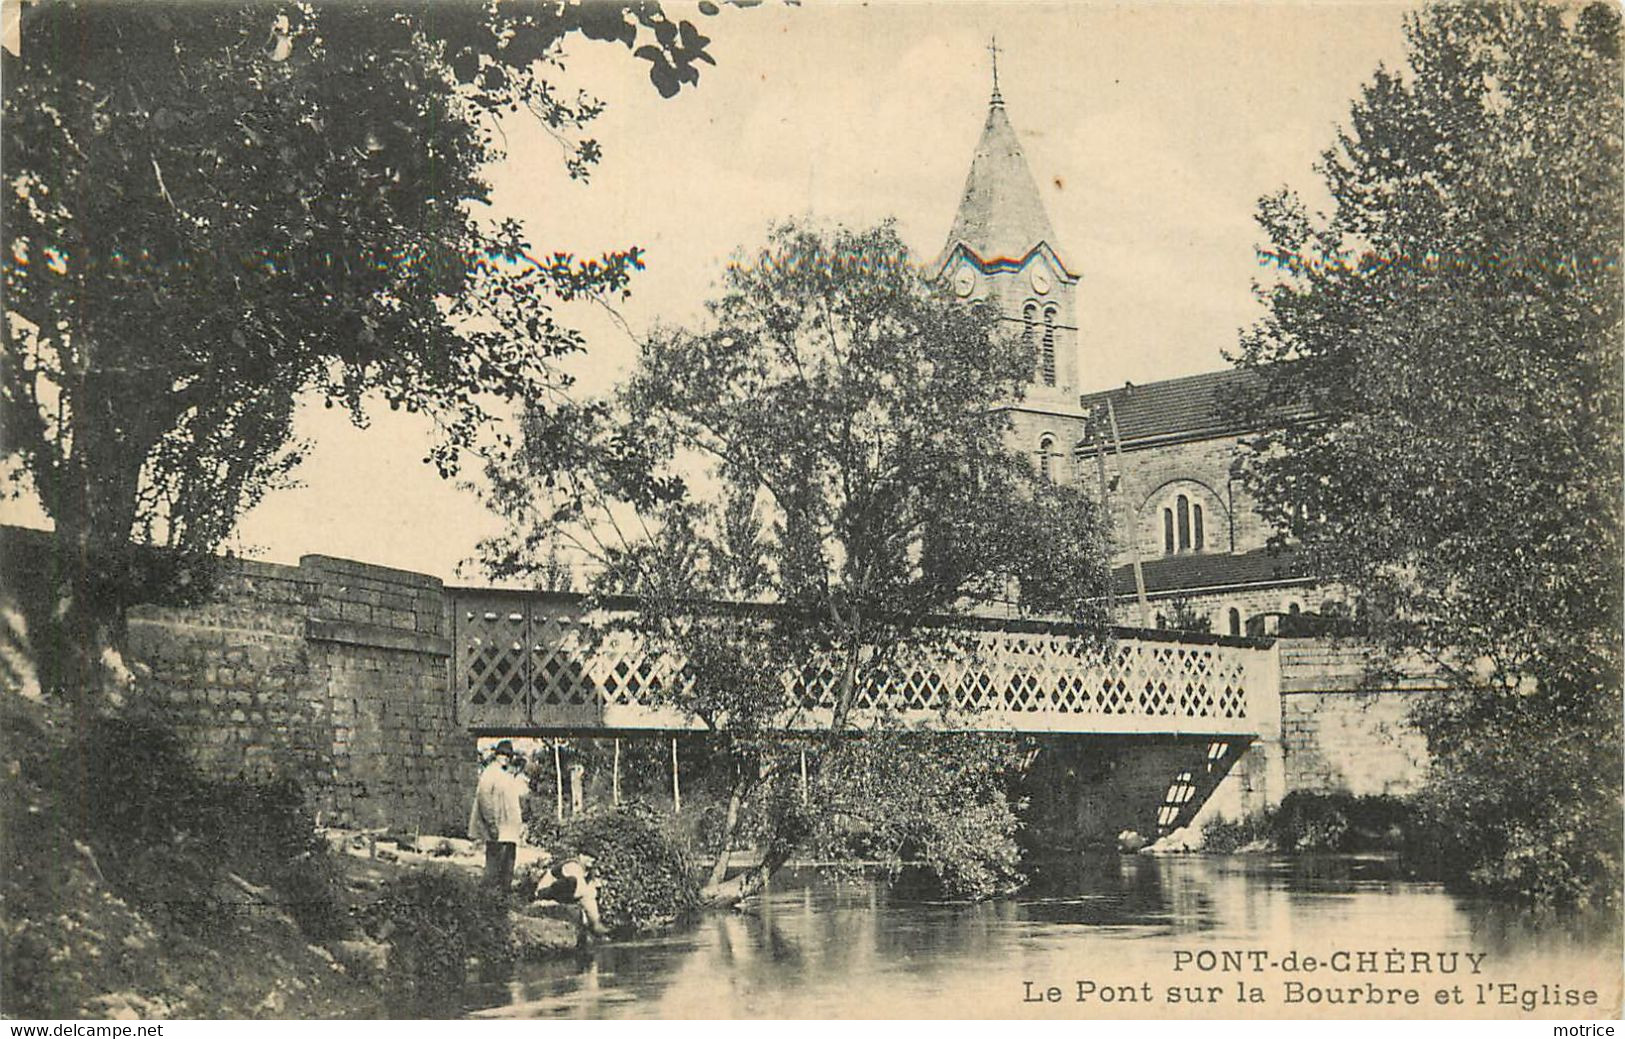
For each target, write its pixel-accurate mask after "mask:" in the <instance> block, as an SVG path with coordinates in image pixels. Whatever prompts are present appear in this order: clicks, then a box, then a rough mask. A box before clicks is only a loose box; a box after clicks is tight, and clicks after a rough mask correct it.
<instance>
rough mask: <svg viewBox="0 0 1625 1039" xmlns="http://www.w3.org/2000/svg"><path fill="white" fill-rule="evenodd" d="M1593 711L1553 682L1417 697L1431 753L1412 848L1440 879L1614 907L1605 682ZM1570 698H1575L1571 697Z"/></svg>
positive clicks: (1616, 832)
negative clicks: (1561, 703)
mask: <svg viewBox="0 0 1625 1039" xmlns="http://www.w3.org/2000/svg"><path fill="white" fill-rule="evenodd" d="M1610 688H1611V689H1612V690H1613V691H1612V692H1608V693H1606V695H1607V697H1608V699H1607V701H1606V704H1605V706H1604V707H1603V708H1602V709H1601V716H1600V717H1599V716H1597V715H1596V714H1592V715H1591V716H1589V717H1588V716H1587V713H1586V708H1585V706H1584V705H1581V706H1569V707H1567V708H1565V709H1561V710H1560V709H1558V707H1557V706H1555V705H1554V704H1552V703H1549V702H1546V700H1547V697H1552V698H1555V697H1556V695H1557V694H1556V693H1555V692H1550V693H1543V694H1542V695H1529V696H1525V695H1521V694H1519V693H1517V692H1516V691H1508V692H1504V693H1503V692H1498V691H1496V690H1494V689H1486V690H1474V691H1473V692H1471V693H1463V694H1455V695H1451V696H1441V697H1437V698H1428V700H1427V701H1426V702H1425V703H1424V704H1423V705H1422V706H1421V708H1419V710H1418V712H1417V721H1418V722H1419V724H1420V725H1421V727H1422V729H1423V731H1424V732H1425V733H1426V734H1427V736H1428V747H1429V751H1430V753H1431V754H1432V756H1433V762H1432V770H1431V772H1430V774H1429V777H1428V786H1427V788H1426V789H1425V790H1424V791H1423V795H1422V798H1421V808H1422V815H1421V824H1422V825H1421V829H1422V830H1423V831H1424V832H1425V834H1426V841H1425V842H1419V843H1422V846H1421V847H1418V848H1415V849H1413V852H1414V854H1415V858H1416V859H1417V861H1418V862H1419V863H1422V864H1425V865H1428V866H1431V867H1432V869H1433V871H1434V874H1435V875H1436V876H1437V877H1438V878H1439V879H1442V880H1446V881H1449V882H1452V883H1457V884H1462V885H1466V886H1471V887H1474V888H1478V889H1482V890H1487V891H1490V892H1492V893H1494V894H1497V895H1499V896H1501V897H1503V898H1512V899H1516V900H1518V901H1522V902H1529V903H1533V904H1537V905H1552V906H1568V905H1573V906H1597V907H1607V906H1612V905H1617V903H1618V900H1619V897H1620V888H1621V883H1622V881H1621V861H1620V848H1621V844H1622V840H1625V835H1622V833H1621V827H1622V816H1621V814H1620V810H1619V796H1620V779H1619V777H1620V769H1621V755H1620V732H1619V714H1618V699H1617V697H1618V693H1617V689H1618V686H1617V684H1614V685H1612V686H1611V687H1610ZM1577 699H1578V697H1577Z"/></svg>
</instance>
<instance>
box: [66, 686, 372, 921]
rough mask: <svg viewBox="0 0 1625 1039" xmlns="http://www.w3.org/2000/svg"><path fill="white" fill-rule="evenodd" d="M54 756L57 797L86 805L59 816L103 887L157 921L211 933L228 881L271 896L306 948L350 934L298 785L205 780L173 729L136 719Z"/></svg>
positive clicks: (97, 726) (117, 722) (96, 728)
mask: <svg viewBox="0 0 1625 1039" xmlns="http://www.w3.org/2000/svg"><path fill="white" fill-rule="evenodd" d="M54 757H55V763H54V765H53V768H54V769H55V772H56V776H55V778H54V780H53V782H54V783H55V784H58V785H57V786H56V789H59V790H61V791H64V792H65V793H71V792H72V791H84V792H87V793H89V794H90V795H91V796H90V797H84V796H80V797H78V798H74V797H71V796H70V797H69V798H67V800H68V801H69V802H70V804H69V805H66V806H65V807H67V808H69V810H70V811H72V810H74V809H77V812H78V814H77V818H76V819H75V820H74V822H75V823H76V825H77V826H79V827H81V828H82V830H83V832H84V833H85V834H86V836H87V837H88V838H89V842H90V844H91V845H92V847H93V848H94V849H95V852H96V855H97V859H98V862H99V863H100V865H101V866H102V868H103V869H104V870H105V872H106V874H107V879H108V881H109V882H110V883H112V884H113V886H114V887H115V888H116V889H117V890H118V891H119V892H120V893H121V894H123V895H124V896H125V897H127V898H129V899H130V900H131V901H132V902H134V903H136V904H137V905H140V906H142V907H143V908H145V909H147V910H149V911H151V912H152V913H154V914H155V915H156V916H157V917H158V918H159V919H160V920H162V921H166V922H168V923H171V924H174V925H176V926H178V927H180V928H181V929H182V930H195V929H196V928H198V927H202V926H207V925H209V924H210V923H211V922H213V921H214V919H215V905H214V902H213V897H212V896H213V892H214V889H215V888H216V887H217V886H218V885H219V883H220V882H221V880H222V879H223V877H224V874H225V873H227V872H231V873H235V874H237V875H239V876H241V877H243V878H244V879H246V880H249V881H251V882H253V883H256V884H260V885H265V886H269V887H270V888H271V889H272V890H273V891H274V892H275V893H276V895H277V896H278V901H279V902H281V903H282V904H283V906H284V908H286V909H287V911H288V913H289V915H290V916H291V917H292V918H293V919H294V921H295V922H296V923H297V924H298V925H299V927H300V929H301V930H302V931H303V932H304V933H305V934H306V935H307V936H309V937H311V938H316V939H326V938H332V937H337V936H339V935H341V934H343V933H344V932H345V931H346V930H347V929H348V926H349V920H348V918H347V915H346V910H345V906H344V902H343V898H342V896H341V895H340V885H339V880H338V871H337V867H336V866H335V865H334V864H333V862H332V860H331V859H330V857H329V853H328V849H327V846H326V844H325V842H323V841H321V840H320V839H319V838H318V837H317V836H316V827H315V821H314V818H313V817H312V815H311V813H310V811H309V809H308V808H307V807H306V805H305V801H304V794H303V792H302V791H301V790H300V788H299V785H298V784H297V783H294V782H293V781H291V780H286V779H272V780H270V781H267V782H254V781H250V780H246V779H242V778H235V779H228V780H212V779H209V778H207V777H206V776H204V774H203V773H202V771H201V770H199V769H198V768H197V766H196V765H194V764H193V763H192V760H191V757H190V756H189V755H188V754H187V753H186V750H185V748H184V747H183V746H182V744H181V742H180V739H179V738H178V737H177V736H176V734H175V732H174V731H173V730H172V729H171V728H169V727H168V726H167V725H165V724H163V723H162V722H159V721H155V720H153V719H150V718H143V717H123V718H120V717H102V718H97V719H95V720H94V721H92V722H91V724H90V726H89V727H88V731H87V734H86V736H85V738H84V740H83V742H82V744H80V745H76V746H71V747H69V748H67V749H65V750H61V751H59V752H57V754H56V755H55V756H54ZM75 800H77V802H78V803H77V804H72V803H71V802H73V801H75ZM90 804H94V806H95V810H94V811H88V810H86V807H87V806H88V805H90Z"/></svg>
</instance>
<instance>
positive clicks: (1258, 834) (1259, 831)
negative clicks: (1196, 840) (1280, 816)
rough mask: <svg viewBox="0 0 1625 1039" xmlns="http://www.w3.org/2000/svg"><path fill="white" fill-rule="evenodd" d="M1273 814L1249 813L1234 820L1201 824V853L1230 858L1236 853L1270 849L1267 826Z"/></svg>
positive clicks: (1265, 811)
mask: <svg viewBox="0 0 1625 1039" xmlns="http://www.w3.org/2000/svg"><path fill="white" fill-rule="evenodd" d="M1274 815H1275V813H1274V812H1273V811H1270V810H1268V809H1265V810H1264V811H1259V812H1249V813H1248V814H1246V815H1243V816H1240V817H1239V818H1236V819H1223V818H1219V819H1209V820H1208V821H1207V822H1205V823H1203V824H1202V850H1203V851H1204V852H1208V853H1210V854H1213V855H1233V854H1235V853H1236V852H1240V851H1258V850H1260V849H1261V848H1263V847H1266V846H1267V847H1269V848H1271V849H1273V848H1274V846H1275V845H1274V842H1273V841H1272V839H1271V833H1270V823H1271V822H1272V821H1273V819H1274Z"/></svg>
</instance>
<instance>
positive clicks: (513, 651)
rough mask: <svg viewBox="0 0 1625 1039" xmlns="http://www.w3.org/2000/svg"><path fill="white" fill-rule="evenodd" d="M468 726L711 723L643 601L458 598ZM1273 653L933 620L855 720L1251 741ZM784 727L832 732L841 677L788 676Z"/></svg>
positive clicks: (1142, 636) (870, 687)
mask: <svg viewBox="0 0 1625 1039" xmlns="http://www.w3.org/2000/svg"><path fill="white" fill-rule="evenodd" d="M447 593H448V596H449V597H450V598H451V600H452V613H453V617H452V631H451V635H452V639H453V641H454V643H455V646H456V668H457V676H458V682H457V711H458V720H459V722H460V723H461V724H463V725H465V726H466V727H467V728H468V729H470V730H471V731H473V732H475V733H476V734H497V733H504V734H536V735H545V734H555V735H561V734H573V735H591V734H594V733H610V732H636V731H639V730H655V731H666V732H681V731H685V730H694V729H701V728H704V723H703V722H702V721H701V720H699V719H697V718H694V717H690V716H687V715H685V714H684V713H683V712H682V711H681V710H678V709H676V708H674V707H673V706H671V705H670V703H669V702H667V698H666V697H665V696H664V695H663V694H664V693H665V692H666V691H668V690H672V689H674V688H675V687H676V686H677V685H678V684H680V683H682V682H683V681H685V679H684V677H683V674H682V671H683V666H684V662H683V660H682V658H681V657H678V656H675V655H673V654H671V653H669V652H660V651H659V650H658V649H657V648H656V647H652V646H651V645H650V644H649V642H648V640H647V639H646V638H644V637H643V636H641V635H640V634H638V633H637V632H636V631H634V630H629V629H628V628H627V627H626V626H625V625H626V623H627V622H629V621H630V620H632V619H633V618H634V617H635V602H634V601H632V600H612V601H610V602H608V603H605V604H603V605H601V606H600V607H599V608H596V609H589V608H588V603H587V600H586V598H585V597H584V596H581V595H576V594H571V593H548V592H543V593H534V592H506V591H499V590H492V589H473V588H458V589H447ZM1271 647H1272V643H1271V642H1270V641H1269V640H1265V639H1250V638H1234V637H1222V636H1214V635H1205V634H1197V633H1191V632H1163V631H1144V630H1137V629H1122V628H1118V629H1112V630H1111V631H1109V632H1108V633H1107V634H1106V637H1105V638H1104V639H1102V638H1100V637H1099V635H1098V633H1092V632H1087V631H1084V630H1082V629H1079V628H1076V627H1073V626H1069V625H1063V624H1055V623H1046V622H1035V621H1025V620H1014V619H1009V620H1007V619H982V618H955V619H952V620H943V621H940V622H937V623H935V624H932V625H930V626H929V627H928V628H927V629H926V630H925V632H924V633H923V637H922V638H921V639H920V641H919V644H918V645H916V646H914V647H912V648H908V649H905V650H903V651H902V652H900V653H899V654H898V656H897V658H896V661H895V662H894V663H892V664H891V665H889V666H887V667H885V668H883V669H880V670H879V671H878V674H876V675H874V676H872V678H871V680H870V681H868V682H866V683H865V684H864V685H863V686H861V687H860V689H859V690H858V693H857V696H856V699H855V701H854V704H853V709H852V712H851V714H850V721H851V723H852V724H854V725H858V726H863V725H866V724H871V723H873V722H874V721H876V720H878V719H879V718H880V717H881V716H883V715H884V716H887V717H889V718H891V719H893V720H895V721H898V722H901V723H902V724H903V725H905V726H911V727H913V726H920V727H926V728H932V729H937V730H943V731H946V730H954V729H959V730H976V731H989V732H1019V733H1089V734H1112V735H1140V736H1150V735H1157V736H1203V737H1230V738H1243V739H1246V738H1252V737H1255V736H1257V735H1258V734H1259V720H1260V718H1261V717H1267V715H1268V714H1269V713H1273V712H1275V711H1276V710H1278V708H1277V707H1276V702H1275V694H1276V691H1277V687H1278V686H1279V678H1278V676H1277V672H1276V663H1275V659H1276V658H1275V654H1274V652H1273V650H1272V648H1271ZM782 681H783V684H784V689H785V700H786V715H785V718H784V723H785V727H786V728H787V729H790V730H792V731H797V730H801V731H813V730H819V729H827V728H828V727H829V725H830V722H831V719H832V716H833V713H834V708H835V699H836V695H837V692H838V690H839V687H840V684H841V674H840V672H839V670H838V669H837V667H836V666H834V664H833V663H825V662H815V663H813V664H812V665H811V666H809V667H806V668H801V669H787V670H786V672H785V674H784V676H783V678H782Z"/></svg>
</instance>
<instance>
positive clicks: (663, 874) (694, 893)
mask: <svg viewBox="0 0 1625 1039" xmlns="http://www.w3.org/2000/svg"><path fill="white" fill-rule="evenodd" d="M552 850H553V852H554V854H555V855H557V856H558V857H560V858H564V857H567V856H570V855H577V854H587V855H591V856H592V857H593V858H594V859H596V860H597V863H596V865H595V866H594V870H595V872H596V873H597V875H598V876H599V877H600V878H601V879H602V881H603V884H602V886H601V887H600V889H599V893H598V909H599V913H600V915H601V916H602V918H603V922H604V926H605V927H607V928H608V929H609V930H610V932H611V933H614V934H619V935H628V934H640V933H648V932H651V931H656V930H660V929H662V928H665V927H667V926H669V925H670V924H671V923H672V922H673V921H675V920H678V919H679V918H681V917H682V916H684V915H685V914H687V913H689V912H691V911H692V910H693V909H694V907H695V906H696V905H697V904H698V902H699V893H700V877H699V869H698V867H697V865H696V864H695V862H694V861H693V859H692V858H691V857H690V856H689V855H688V854H687V852H686V850H685V849H684V846H683V842H682V841H681V840H679V839H677V838H675V837H674V836H673V835H672V834H670V833H668V832H667V830H666V828H665V826H664V825H663V824H662V820H661V816H660V814H659V813H658V812H657V811H656V810H654V809H651V808H648V807H646V806H644V805H641V804H638V803H635V802H634V803H628V804H626V805H623V806H622V807H620V808H618V809H614V810H612V811H609V812H603V813H599V814H594V815H587V816H582V817H581V818H579V819H573V820H571V821H569V822H567V823H565V824H564V826H563V827H562V828H560V829H559V830H558V831H557V835H556V837H555V838H554V840H553V843H552Z"/></svg>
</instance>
